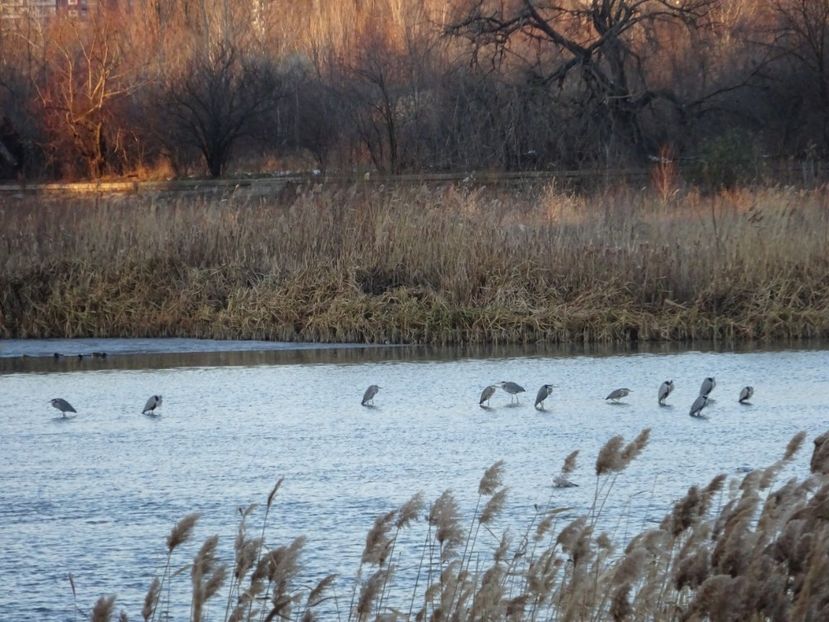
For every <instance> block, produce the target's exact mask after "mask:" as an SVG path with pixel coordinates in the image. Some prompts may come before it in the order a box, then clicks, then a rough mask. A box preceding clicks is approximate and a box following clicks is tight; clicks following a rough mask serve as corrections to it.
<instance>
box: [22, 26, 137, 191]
mask: <svg viewBox="0 0 829 622" xmlns="http://www.w3.org/2000/svg"><path fill="white" fill-rule="evenodd" d="M44 57H45V62H44V66H43V73H44V75H43V77H42V79H41V80H39V81H37V82H36V83H35V88H36V92H37V104H38V106H39V108H40V111H41V114H42V121H43V124H44V126H45V128H46V132H47V136H48V139H47V148H48V150H49V151H51V153H52V157H53V158H55V159H56V160H59V161H64V162H66V161H70V160H72V159H73V156H72V155H71V154H74V158H77V159H78V160H79V161H80V162H81V163H82V165H83V166H84V167H85V168H86V172H87V173H88V174H89V175H90V176H92V177H100V176H101V175H103V174H104V172H105V171H106V170H107V168H108V167H110V166H112V165H113V164H114V162H113V159H114V157H115V156H116V155H117V153H118V150H119V147H120V144H119V143H120V139H121V136H120V128H119V124H118V123H117V121H116V120H115V116H116V113H115V111H116V105H117V103H118V102H119V100H122V99H123V98H125V97H126V96H127V95H128V94H130V93H131V92H132V91H134V90H135V89H136V88H138V83H137V82H136V81H135V80H133V77H134V76H135V74H134V73H131V71H130V67H129V63H128V53H127V49H126V42H125V40H124V38H123V37H121V36H120V34H119V29H118V16H117V14H110V13H108V12H106V11H102V12H100V13H98V14H96V16H95V18H94V19H92V20H91V21H84V22H81V21H80V20H75V19H61V20H58V21H57V22H56V23H55V24H54V26H53V29H52V30H51V32H50V36H49V38H48V47H47V49H46V52H45V54H44Z"/></svg>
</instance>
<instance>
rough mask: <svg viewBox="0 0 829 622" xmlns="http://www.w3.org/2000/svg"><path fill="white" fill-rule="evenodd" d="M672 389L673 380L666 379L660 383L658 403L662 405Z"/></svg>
mask: <svg viewBox="0 0 829 622" xmlns="http://www.w3.org/2000/svg"><path fill="white" fill-rule="evenodd" d="M673 390H674V381H673V380H666V381H665V382H663V383H662V384H661V385H659V405H660V406H664V405H665V400H666V399H668V396H669V395H670V394H671V391H673Z"/></svg>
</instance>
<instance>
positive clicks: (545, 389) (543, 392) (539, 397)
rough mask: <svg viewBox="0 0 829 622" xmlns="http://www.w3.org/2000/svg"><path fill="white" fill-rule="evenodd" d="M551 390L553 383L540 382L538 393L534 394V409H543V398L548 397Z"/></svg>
mask: <svg viewBox="0 0 829 622" xmlns="http://www.w3.org/2000/svg"><path fill="white" fill-rule="evenodd" d="M552 392H553V385H551V384H542V385H541V388H540V389H539V390H538V393H536V394H535V408H536V410H544V400H546V399H547V398H548V397H550V393H552ZM539 406H540V408H539Z"/></svg>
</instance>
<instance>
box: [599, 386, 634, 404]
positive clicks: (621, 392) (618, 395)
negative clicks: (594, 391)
mask: <svg viewBox="0 0 829 622" xmlns="http://www.w3.org/2000/svg"><path fill="white" fill-rule="evenodd" d="M629 393H630V389H614V390H613V391H611V392H610V395H608V396H607V397H606V398H604V399H605V400H613V401H614V402H618V401H619V400H620V399H622V398H623V397H627V395H628V394H629Z"/></svg>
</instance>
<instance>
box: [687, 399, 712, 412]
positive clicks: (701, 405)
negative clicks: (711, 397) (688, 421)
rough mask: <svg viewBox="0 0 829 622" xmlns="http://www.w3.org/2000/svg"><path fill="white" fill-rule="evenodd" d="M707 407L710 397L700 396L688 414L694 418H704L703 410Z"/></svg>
mask: <svg viewBox="0 0 829 622" xmlns="http://www.w3.org/2000/svg"><path fill="white" fill-rule="evenodd" d="M706 406H708V396H707V395H700V396H699V397H697V399H695V400H694V403H693V404H692V405H691V412H689V413H688V414H689V415H691V416H692V417H702V416H703V415H702V409H703V408H705V407H706Z"/></svg>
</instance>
